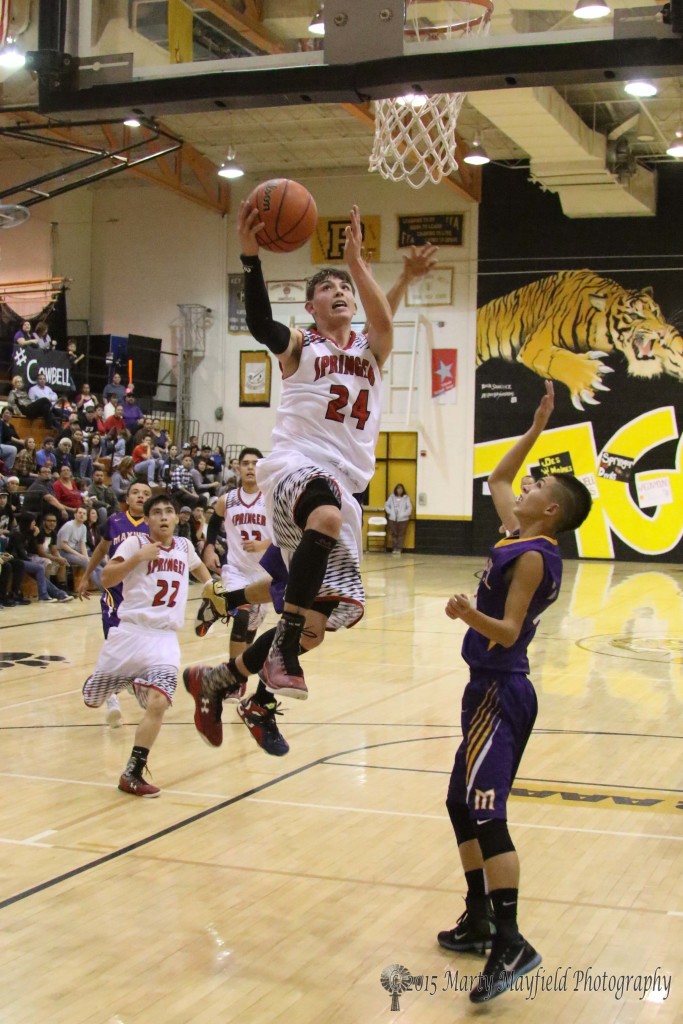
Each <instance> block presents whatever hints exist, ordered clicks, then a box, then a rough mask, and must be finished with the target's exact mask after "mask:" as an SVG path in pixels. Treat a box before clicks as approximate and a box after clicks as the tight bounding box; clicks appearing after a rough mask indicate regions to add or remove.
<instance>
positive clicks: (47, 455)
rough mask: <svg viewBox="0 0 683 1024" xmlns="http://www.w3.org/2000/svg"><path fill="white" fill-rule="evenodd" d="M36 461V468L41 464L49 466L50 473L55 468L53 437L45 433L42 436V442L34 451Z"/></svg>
mask: <svg viewBox="0 0 683 1024" xmlns="http://www.w3.org/2000/svg"><path fill="white" fill-rule="evenodd" d="M36 462H37V463H38V469H40V467H41V466H49V467H50V474H52V473H53V472H55V471H56V469H57V456H56V455H55V439H54V437H50V435H49V434H48V435H46V436H45V437H44V438H43V443H42V445H41V446H40V448H39V449H38V451H37V452H36Z"/></svg>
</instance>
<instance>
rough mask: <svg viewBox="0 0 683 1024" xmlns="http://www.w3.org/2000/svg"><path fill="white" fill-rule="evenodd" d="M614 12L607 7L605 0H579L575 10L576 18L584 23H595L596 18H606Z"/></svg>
mask: <svg viewBox="0 0 683 1024" xmlns="http://www.w3.org/2000/svg"><path fill="white" fill-rule="evenodd" d="M611 13H612V10H611V8H609V7H608V6H607V4H606V3H605V0H578V3H577V5H576V7H575V8H574V17H575V18H581V19H582V20H583V21H593V20H594V19H595V18H606V17H607V15H608V14H611Z"/></svg>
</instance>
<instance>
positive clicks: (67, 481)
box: [52, 442, 83, 512]
mask: <svg viewBox="0 0 683 1024" xmlns="http://www.w3.org/2000/svg"><path fill="white" fill-rule="evenodd" d="M62 443H64V442H62ZM52 488H53V490H54V494H55V498H56V499H57V501H59V502H60V503H61V504H62V505H63V506H65V507H66V508H67V509H68V510H69V512H75V511H76V509H79V508H80V507H81V506H82V504H83V497H82V495H81V492H80V491H79V489H78V486H77V484H76V481H75V480H74V475H73V472H72V469H71V466H69V465H68V464H67V463H66V462H65V463H64V464H63V465H62V467H61V469H60V471H59V477H58V478H57V480H55V482H54V484H53V485H52Z"/></svg>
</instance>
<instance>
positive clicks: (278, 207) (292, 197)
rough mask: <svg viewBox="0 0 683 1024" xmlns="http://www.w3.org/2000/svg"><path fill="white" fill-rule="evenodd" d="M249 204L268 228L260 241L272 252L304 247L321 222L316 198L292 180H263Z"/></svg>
mask: <svg viewBox="0 0 683 1024" xmlns="http://www.w3.org/2000/svg"><path fill="white" fill-rule="evenodd" d="M247 203H248V204H249V206H250V207H251V208H253V207H256V208H257V209H258V211H259V214H260V215H261V220H262V221H263V223H264V225H265V227H264V228H262V229H261V231H259V232H258V234H257V235H256V241H257V242H258V244H259V245H260V246H261V247H262V248H263V249H268V250H269V251H270V252H292V251H293V250H294V249H299V248H300V247H301V246H302V245H304V244H305V243H306V242H307V241H308V239H309V238H310V237H311V235H312V234H313V232H314V231H315V226H316V224H317V223H318V207H317V206H316V205H315V199H314V198H313V196H312V195H311V193H310V192H309V191H308V189H307V188H304V186H303V185H300V184H299V182H298V181H292V180H291V179H290V178H273V179H272V180H271V181H262V182H261V184H260V185H257V186H256V188H255V189H254V191H253V192H251V193H250V195H249V197H248V199H247Z"/></svg>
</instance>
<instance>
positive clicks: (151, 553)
mask: <svg viewBox="0 0 683 1024" xmlns="http://www.w3.org/2000/svg"><path fill="white" fill-rule="evenodd" d="M161 547H162V545H161V542H160V541H150V543H149V544H143V545H142V547H141V548H140V550H139V551H138V562H153V561H154V559H155V558H158V557H159V555H160V554H161Z"/></svg>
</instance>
